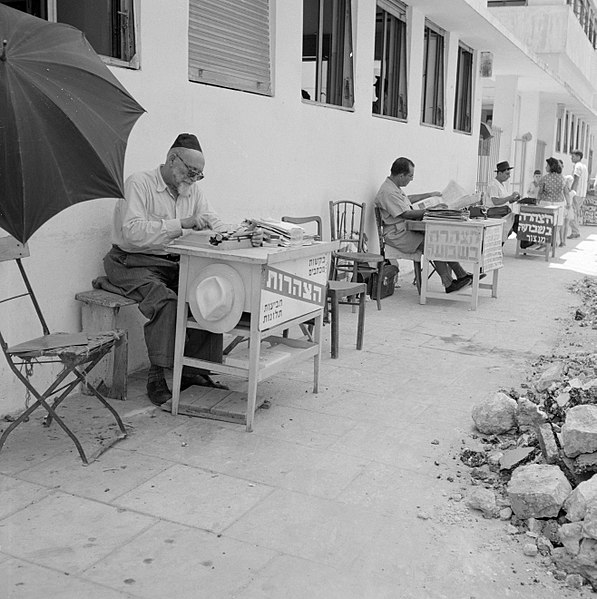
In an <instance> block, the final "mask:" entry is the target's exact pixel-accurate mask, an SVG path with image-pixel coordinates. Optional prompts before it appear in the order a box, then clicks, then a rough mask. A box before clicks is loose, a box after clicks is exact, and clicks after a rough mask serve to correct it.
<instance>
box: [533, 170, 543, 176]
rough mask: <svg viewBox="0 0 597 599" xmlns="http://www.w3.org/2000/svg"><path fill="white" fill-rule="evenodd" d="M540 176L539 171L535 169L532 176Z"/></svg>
mask: <svg viewBox="0 0 597 599" xmlns="http://www.w3.org/2000/svg"><path fill="white" fill-rule="evenodd" d="M540 174H541V171H540V170H539V169H537V170H536V171H535V172H534V173H533V175H540Z"/></svg>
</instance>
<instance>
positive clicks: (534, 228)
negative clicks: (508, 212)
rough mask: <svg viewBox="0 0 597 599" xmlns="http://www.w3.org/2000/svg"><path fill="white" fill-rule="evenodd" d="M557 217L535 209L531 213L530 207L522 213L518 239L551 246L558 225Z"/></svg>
mask: <svg viewBox="0 0 597 599" xmlns="http://www.w3.org/2000/svg"><path fill="white" fill-rule="evenodd" d="M533 208H534V207H533ZM555 217H556V215H555V214H554V213H553V212H541V211H540V210H539V208H534V210H533V211H532V212H531V211H530V209H529V207H525V209H524V210H521V211H520V216H519V221H518V235H517V236H518V239H519V240H520V241H530V242H532V243H544V244H546V245H551V242H552V239H553V233H554V225H555V224H556V222H555Z"/></svg>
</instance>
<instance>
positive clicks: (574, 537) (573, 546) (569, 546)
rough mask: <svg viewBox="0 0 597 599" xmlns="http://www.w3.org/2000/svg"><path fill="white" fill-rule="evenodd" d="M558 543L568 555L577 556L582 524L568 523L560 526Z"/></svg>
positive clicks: (581, 537)
mask: <svg viewBox="0 0 597 599" xmlns="http://www.w3.org/2000/svg"><path fill="white" fill-rule="evenodd" d="M559 532H560V541H561V542H562V545H564V547H565V548H566V551H567V552H568V553H569V554H570V555H578V552H579V551H580V542H581V541H582V540H583V532H582V522H570V524H562V526H560V531H559Z"/></svg>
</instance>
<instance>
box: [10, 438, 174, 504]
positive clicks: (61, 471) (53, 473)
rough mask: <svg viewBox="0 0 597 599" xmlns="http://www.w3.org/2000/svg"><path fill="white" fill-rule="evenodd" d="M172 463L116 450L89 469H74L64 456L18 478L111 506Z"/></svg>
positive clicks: (52, 459) (27, 471)
mask: <svg viewBox="0 0 597 599" xmlns="http://www.w3.org/2000/svg"><path fill="white" fill-rule="evenodd" d="M171 465H172V463H171V462H167V461H165V460H161V459H159V458H156V457H148V456H146V455H143V454H140V453H138V452H136V451H127V450H122V449H120V448H119V447H113V448H111V449H110V451H107V452H106V453H104V454H102V455H101V456H100V457H99V458H98V459H97V460H96V461H95V462H92V463H91V464H89V466H85V467H83V466H76V467H73V464H72V459H70V458H67V457H66V456H65V455H64V453H63V454H60V455H58V456H55V457H53V458H50V459H49V460H46V461H45V462H44V463H43V464H39V465H36V466H34V467H32V468H29V469H27V470H24V471H22V472H20V473H19V478H21V479H23V480H28V481H30V482H34V483H38V484H40V485H43V486H46V487H54V488H59V489H61V490H62V491H65V492H67V493H72V494H73V495H79V496H81V497H87V498H89V499H97V500H98V501H105V502H109V501H112V500H113V499H114V498H115V497H118V496H119V495H123V494H124V493H126V492H127V491H130V490H132V489H134V488H135V487H137V486H138V485H140V484H141V483H144V482H145V481H147V480H149V479H150V478H152V477H153V476H155V475H156V474H157V473H158V472H162V471H163V470H166V468H169V467H170V466H171Z"/></svg>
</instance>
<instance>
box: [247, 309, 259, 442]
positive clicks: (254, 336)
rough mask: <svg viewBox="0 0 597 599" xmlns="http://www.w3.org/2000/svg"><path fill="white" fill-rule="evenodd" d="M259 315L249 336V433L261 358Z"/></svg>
mask: <svg viewBox="0 0 597 599" xmlns="http://www.w3.org/2000/svg"><path fill="white" fill-rule="evenodd" d="M257 318H258V317H257V315H255V314H252V315H251V332H250V334H249V386H248V389H247V414H246V417H245V420H246V424H247V432H248V433H251V432H253V420H254V419H255V405H256V403H257V382H258V379H259V356H260V354H261V335H260V334H259V329H258V326H257Z"/></svg>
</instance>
